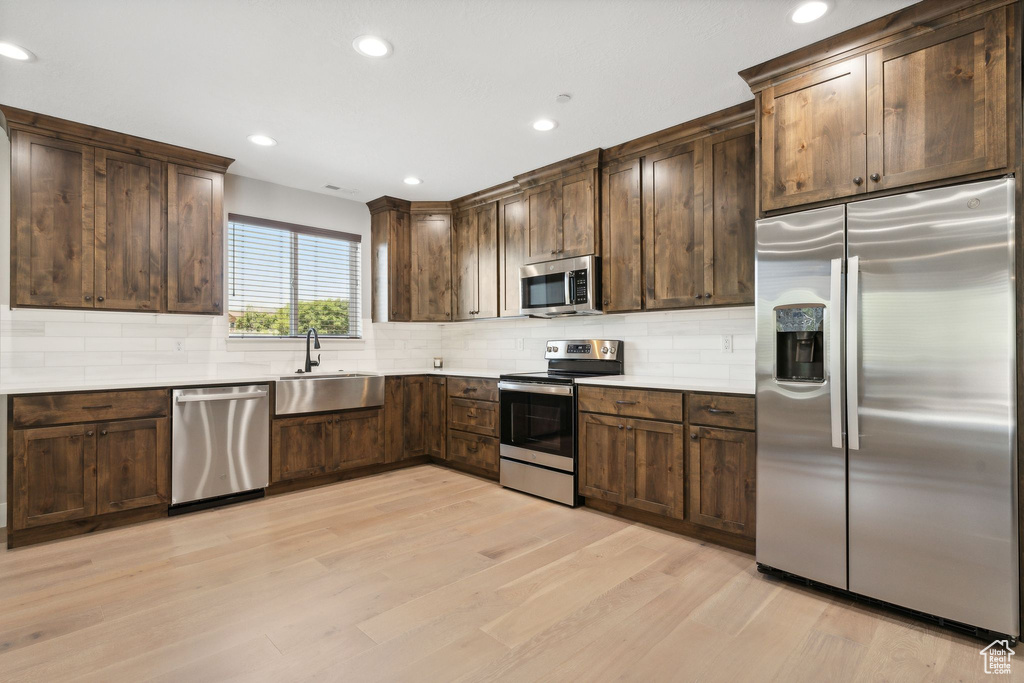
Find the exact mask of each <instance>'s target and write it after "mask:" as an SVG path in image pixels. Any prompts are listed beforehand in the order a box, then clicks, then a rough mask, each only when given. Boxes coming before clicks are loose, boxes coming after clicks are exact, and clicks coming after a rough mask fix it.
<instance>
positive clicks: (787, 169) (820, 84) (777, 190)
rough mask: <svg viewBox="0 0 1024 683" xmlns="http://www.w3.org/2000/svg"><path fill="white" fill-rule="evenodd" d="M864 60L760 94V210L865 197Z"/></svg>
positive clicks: (865, 104) (815, 74)
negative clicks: (856, 195) (837, 198)
mask: <svg viewBox="0 0 1024 683" xmlns="http://www.w3.org/2000/svg"><path fill="white" fill-rule="evenodd" d="M864 62H865V58H864V57H855V58H853V59H849V60H846V61H845V62H840V63H838V64H833V65H831V66H827V67H824V68H821V69H816V70H814V71H811V72H808V73H806V74H804V75H802V76H797V77H796V78H792V79H790V80H788V81H785V82H783V83H781V84H779V85H777V86H773V87H768V88H765V89H764V90H763V91H762V92H761V208H762V209H764V210H771V209H781V208H783V207H787V206H796V205H798V204H807V203H810V202H820V201H824V200H827V199H834V198H835V197H848V196H850V195H854V194H857V193H859V192H864V190H865V187H866V185H865V183H864V181H865V175H866V168H867V162H866V145H865V141H864V136H865V134H866V130H867V128H866V125H867V124H866V121H865V108H866V106H867V95H866V81H865V74H864Z"/></svg>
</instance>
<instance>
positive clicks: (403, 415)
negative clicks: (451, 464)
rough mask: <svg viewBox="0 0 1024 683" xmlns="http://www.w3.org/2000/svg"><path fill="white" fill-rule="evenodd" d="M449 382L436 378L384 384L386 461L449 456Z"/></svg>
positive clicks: (420, 377)
mask: <svg viewBox="0 0 1024 683" xmlns="http://www.w3.org/2000/svg"><path fill="white" fill-rule="evenodd" d="M445 412H446V379H445V378H444V377H438V376H434V375H409V376H405V377H387V378H386V379H385V382H384V420H385V427H384V442H385V446H384V451H385V462H398V461H400V460H405V459H406V458H415V457H418V456H423V455H429V456H432V457H435V458H444V457H445V436H444V429H443V428H442V429H438V425H442V426H443V425H444V424H445Z"/></svg>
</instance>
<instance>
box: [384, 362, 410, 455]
mask: <svg viewBox="0 0 1024 683" xmlns="http://www.w3.org/2000/svg"><path fill="white" fill-rule="evenodd" d="M406 420H407V418H406V415H405V382H404V381H403V378H402V377H400V376H392V377H385V378H384V462H398V461H399V460H401V459H402V458H404V457H405V423H406Z"/></svg>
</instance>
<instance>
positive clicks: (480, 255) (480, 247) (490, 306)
mask: <svg viewBox="0 0 1024 683" xmlns="http://www.w3.org/2000/svg"><path fill="white" fill-rule="evenodd" d="M476 231H477V233H476V234H477V267H478V269H479V270H478V274H477V279H476V283H477V297H476V314H475V316H474V317H476V318H497V317H498V205H497V204H496V203H494V202H491V203H488V204H484V205H483V206H481V207H478V208H477V210H476Z"/></svg>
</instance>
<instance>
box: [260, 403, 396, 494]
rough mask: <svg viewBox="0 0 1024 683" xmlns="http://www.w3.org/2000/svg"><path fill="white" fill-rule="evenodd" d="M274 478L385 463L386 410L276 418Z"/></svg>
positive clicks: (273, 479)
mask: <svg viewBox="0 0 1024 683" xmlns="http://www.w3.org/2000/svg"><path fill="white" fill-rule="evenodd" d="M272 432H273V435H272V442H273V443H272V446H271V456H270V470H271V473H270V480H271V481H273V482H279V481H289V480H293V479H303V478H307V477H315V476H318V475H321V474H329V473H331V472H340V471H344V470H347V469H352V468H355V467H364V466H366V465H374V464H378V463H382V462H384V410H383V409H382V408H368V409H365V410H348V411H344V412H340V413H328V414H325V415H309V416H304V417H285V418H278V419H276V420H274V422H273V427H272Z"/></svg>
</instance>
